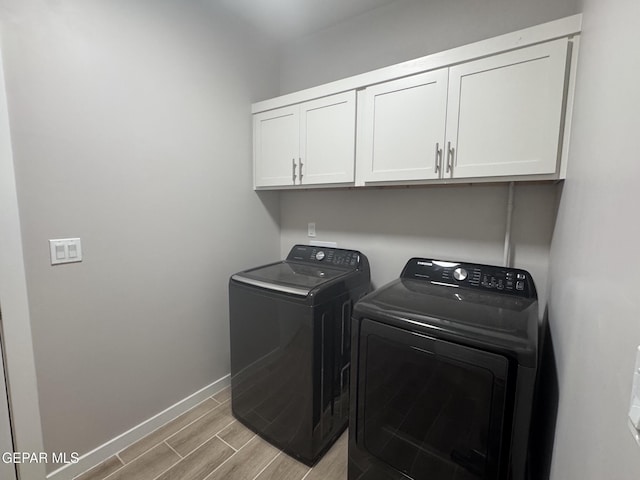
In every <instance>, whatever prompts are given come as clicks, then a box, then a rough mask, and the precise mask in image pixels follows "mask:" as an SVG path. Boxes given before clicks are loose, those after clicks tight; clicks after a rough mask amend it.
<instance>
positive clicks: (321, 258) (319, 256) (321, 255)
mask: <svg viewBox="0 0 640 480" xmlns="http://www.w3.org/2000/svg"><path fill="white" fill-rule="evenodd" d="M316 260H318V261H322V260H324V252H323V251H322V250H320V251H319V252H318V253H316Z"/></svg>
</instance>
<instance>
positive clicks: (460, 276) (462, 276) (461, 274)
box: [453, 267, 469, 282]
mask: <svg viewBox="0 0 640 480" xmlns="http://www.w3.org/2000/svg"><path fill="white" fill-rule="evenodd" d="M468 275H469V274H468V273H467V271H466V270H465V269H464V268H461V267H458V268H456V269H455V270H454V271H453V278H455V279H456V280H458V281H459V282H462V281H463V280H466V279H467V276H468Z"/></svg>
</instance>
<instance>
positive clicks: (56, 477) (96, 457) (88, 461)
mask: <svg viewBox="0 0 640 480" xmlns="http://www.w3.org/2000/svg"><path fill="white" fill-rule="evenodd" d="M230 378H231V376H230V375H225V376H224V377H222V378H220V379H219V380H216V381H215V382H213V383H212V384H211V385H207V386H206V387H204V388H202V389H200V390H198V391H197V392H195V393H193V394H191V395H189V396H188V397H187V398H185V399H183V400H180V401H179V402H178V403H176V404H175V405H172V406H170V407H169V408H167V409H166V410H164V411H162V412H160V413H158V414H157V415H154V416H153V417H151V418H149V419H148V420H145V421H144V422H142V423H141V424H139V425H136V426H135V427H133V428H132V429H131V430H128V431H126V432H124V433H123V434H121V435H118V436H117V437H116V438H114V439H112V440H109V441H108V442H107V443H105V444H103V445H100V446H99V447H97V448H95V449H93V450H91V451H90V452H88V453H85V454H84V455H82V456H81V457H80V458H79V460H78V463H70V464H68V465H65V466H63V467H61V468H59V469H57V470H55V471H53V472H51V473H49V474H48V475H47V480H72V479H73V477H75V476H77V475H79V474H81V473H82V472H85V471H87V470H89V469H90V468H93V467H95V466H96V465H98V464H100V463H102V462H104V461H105V460H106V459H108V458H109V457H112V456H113V455H115V454H116V453H118V452H120V451H122V450H124V449H125V448H127V447H128V446H129V445H131V444H133V443H135V442H137V441H138V440H140V439H141V438H143V437H145V436H147V435H148V434H150V433H151V432H153V431H154V430H157V429H158V428H160V427H161V426H163V425H165V424H166V423H169V422H170V421H171V420H173V419H175V418H177V417H179V416H180V415H182V414H183V413H184V412H186V411H187V410H190V409H191V408H193V407H194V406H196V405H197V404H198V403H200V402H202V401H203V400H205V399H207V398H208V397H210V396H212V395H215V394H216V393H218V392H219V391H220V390H222V389H223V388H225V387H226V386H228V385H229V384H230Z"/></svg>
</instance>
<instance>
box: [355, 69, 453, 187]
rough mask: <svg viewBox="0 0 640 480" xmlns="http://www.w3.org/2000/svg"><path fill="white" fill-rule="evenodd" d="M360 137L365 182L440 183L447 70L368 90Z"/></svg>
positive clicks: (396, 81) (388, 83) (384, 84)
mask: <svg viewBox="0 0 640 480" xmlns="http://www.w3.org/2000/svg"><path fill="white" fill-rule="evenodd" d="M365 92H366V94H365V108H364V109H365V114H364V120H363V121H364V125H363V135H364V141H363V143H362V145H363V147H362V148H363V158H364V160H363V164H364V168H365V173H364V179H365V181H374V182H375V181H397V180H425V179H433V178H439V177H440V170H441V169H440V165H439V161H440V156H439V154H438V152H437V149H441V148H442V147H443V144H444V132H445V123H446V122H445V115H446V101H447V69H441V70H435V71H433V72H428V73H424V74H420V75H414V76H411V77H407V78H403V79H400V80H394V81H391V82H386V83H382V84H380V85H375V86H373V87H369V88H367V89H366V91H365Z"/></svg>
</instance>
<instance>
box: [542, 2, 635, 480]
mask: <svg viewBox="0 0 640 480" xmlns="http://www.w3.org/2000/svg"><path fill="white" fill-rule="evenodd" d="M638 18H640V3H638V2H637V1H636V0H610V1H607V2H602V1H598V0H585V1H584V23H583V35H582V45H581V52H580V64H579V71H578V85H577V92H576V101H575V115H574V129H573V136H572V154H571V157H572V158H571V163H570V164H569V171H568V173H567V180H566V181H565V184H564V191H563V192H562V199H561V202H560V208H559V213H558V218H557V223H556V227H555V235H554V238H553V244H552V250H551V275H550V276H551V300H550V307H549V315H550V317H549V322H550V326H551V330H552V333H553V339H554V343H555V345H556V360H557V368H558V384H559V398H560V402H559V411H558V424H557V426H558V428H557V433H556V439H555V451H554V455H553V465H552V478H553V479H556V480H564V479H581V480H601V479H603V478H615V479H616V480H635V479H638V478H640V447H639V446H638V445H637V444H636V443H635V441H634V440H633V439H632V437H631V434H630V432H629V431H628V429H627V419H626V417H627V411H628V408H629V397H630V391H631V379H632V374H633V365H634V357H635V350H636V347H637V345H638V344H640V301H639V300H638V298H639V297H638V292H639V291H640V276H639V275H638V272H639V271H640V255H639V254H638V245H639V240H640V223H639V222H638V205H640V190H639V189H638V180H639V179H640V162H639V161H638V125H639V123H638V112H639V111H640V90H639V89H638V78H639V77H640V56H639V55H638V45H640V31H639V30H638Z"/></svg>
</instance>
